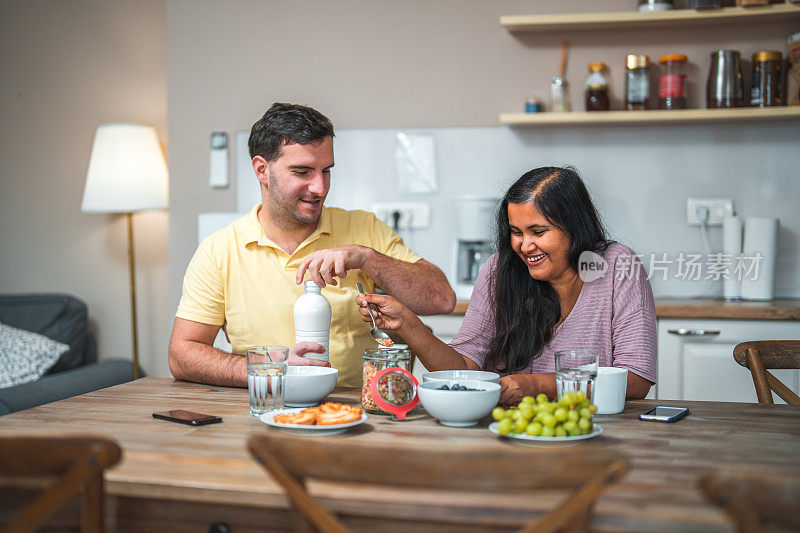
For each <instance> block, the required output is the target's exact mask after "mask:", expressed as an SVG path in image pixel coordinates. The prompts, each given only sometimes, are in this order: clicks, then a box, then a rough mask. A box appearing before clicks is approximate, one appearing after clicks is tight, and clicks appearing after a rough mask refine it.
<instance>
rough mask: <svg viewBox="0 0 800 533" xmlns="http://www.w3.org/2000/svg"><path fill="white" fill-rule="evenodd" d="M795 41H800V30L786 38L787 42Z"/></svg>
mask: <svg viewBox="0 0 800 533" xmlns="http://www.w3.org/2000/svg"><path fill="white" fill-rule="evenodd" d="M795 41H800V31H799V32H797V33H793V34H791V35H789V37H788V38H787V39H786V43H787V44H792V43H793V42H795Z"/></svg>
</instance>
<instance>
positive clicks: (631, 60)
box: [625, 54, 650, 69]
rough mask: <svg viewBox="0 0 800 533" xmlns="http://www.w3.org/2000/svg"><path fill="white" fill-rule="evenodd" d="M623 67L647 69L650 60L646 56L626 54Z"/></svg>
mask: <svg viewBox="0 0 800 533" xmlns="http://www.w3.org/2000/svg"><path fill="white" fill-rule="evenodd" d="M625 66H627V67H628V68H631V69H633V68H647V67H649V66H650V58H649V57H647V56H646V55H637V54H628V57H626V58H625Z"/></svg>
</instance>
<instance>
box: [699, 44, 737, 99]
mask: <svg viewBox="0 0 800 533" xmlns="http://www.w3.org/2000/svg"><path fill="white" fill-rule="evenodd" d="M743 99H744V80H743V79H742V64H741V61H740V55H739V52H738V51H737V50H716V51H715V52H712V53H711V63H710V66H709V71H708V84H707V85H706V107H708V108H709V109H713V108H718V107H741V106H742V103H743Z"/></svg>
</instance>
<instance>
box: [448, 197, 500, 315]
mask: <svg viewBox="0 0 800 533" xmlns="http://www.w3.org/2000/svg"><path fill="white" fill-rule="evenodd" d="M497 204H498V199H497V198H488V197H482V196H460V197H457V198H454V199H453V229H454V231H455V243H454V244H453V262H452V264H453V272H452V277H451V281H452V282H453V288H454V289H455V291H456V298H458V299H459V300H469V298H470V297H471V296H472V287H473V286H474V285H475V280H476V279H477V278H478V273H479V272H480V271H481V267H483V264H484V263H485V262H486V260H487V259H489V256H490V255H492V254H493V253H494V234H495V220H494V216H495V210H496V208H497Z"/></svg>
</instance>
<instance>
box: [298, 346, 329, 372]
mask: <svg viewBox="0 0 800 533" xmlns="http://www.w3.org/2000/svg"><path fill="white" fill-rule="evenodd" d="M324 351H325V347H324V346H323V345H321V344H317V343H316V342H309V341H303V342H298V343H297V344H295V345H294V346H292V347H291V348H289V366H331V364H330V363H329V362H328V361H320V360H319V359H312V358H311V357H303V354H307V353H322V352H324Z"/></svg>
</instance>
